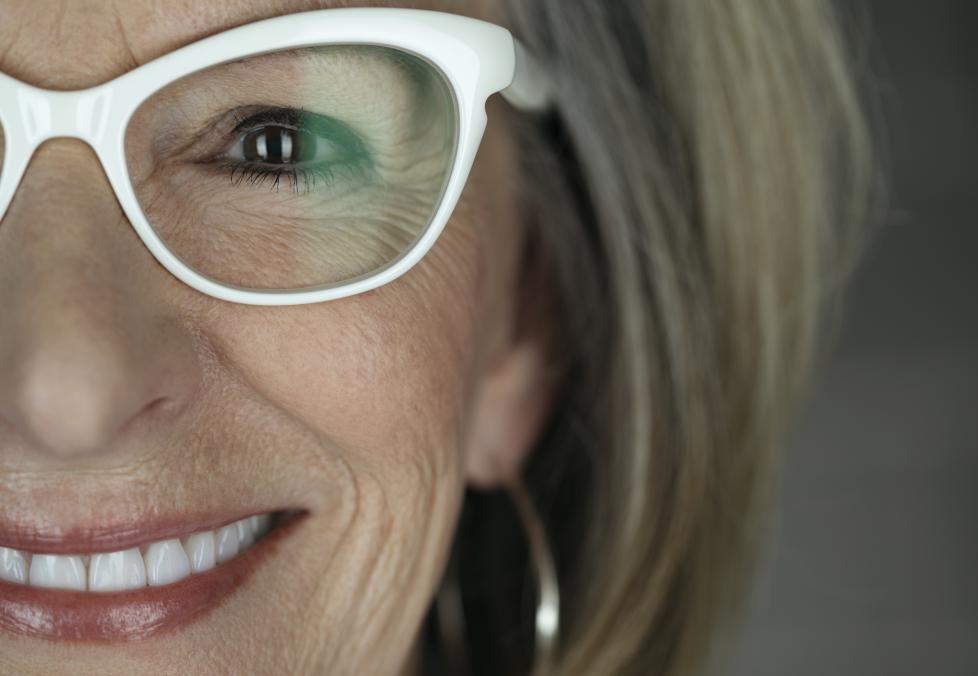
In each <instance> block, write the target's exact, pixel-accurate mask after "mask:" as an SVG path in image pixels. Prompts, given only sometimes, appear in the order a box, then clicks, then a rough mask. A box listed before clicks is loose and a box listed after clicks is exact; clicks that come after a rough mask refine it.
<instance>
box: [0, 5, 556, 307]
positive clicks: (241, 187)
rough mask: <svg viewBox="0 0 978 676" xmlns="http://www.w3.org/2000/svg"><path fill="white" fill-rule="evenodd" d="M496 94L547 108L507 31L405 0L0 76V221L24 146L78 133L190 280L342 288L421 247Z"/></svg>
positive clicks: (284, 301)
mask: <svg viewBox="0 0 978 676" xmlns="http://www.w3.org/2000/svg"><path fill="white" fill-rule="evenodd" d="M497 92H502V93H503V95H504V96H505V97H506V98H507V99H508V100H509V101H510V102H511V103H512V104H513V105H515V106H517V107H518V108H520V109H524V110H541V109H543V108H545V107H546V106H547V105H548V94H547V87H546V85H545V80H544V78H542V77H541V76H540V74H539V71H538V69H537V67H536V66H535V65H534V63H533V61H532V60H531V58H530V56H529V55H528V54H527V53H526V51H525V50H524V49H523V48H522V47H521V46H520V45H519V43H518V42H517V41H516V40H515V39H514V38H513V36H512V35H511V34H510V33H509V31H507V30H506V29H504V28H501V27H499V26H495V25H493V24H489V23H485V22H482V21H477V20H475V19H470V18H466V17H461V16H456V15H453V14H444V13H439V12H429V11H423V10H413V9H380V8H371V9H328V10H320V11H314V12H305V13H301V14H293V15H288V16H282V17H277V18H274V19H268V20H265V21H260V22H257V23H253V24H249V25H246V26H241V27H239V28H235V29H232V30H229V31H226V32H224V33H220V34H217V35H214V36H211V37H208V38H206V39H204V40H201V41H200V42H196V43H194V44H191V45H189V46H187V47H183V48H181V49H179V50H177V51H175V52H172V53H170V54H167V55H165V56H163V57H161V58H159V59H156V60H155V61H152V62H150V63H147V64H145V65H143V66H140V67H139V68H137V69H135V70H133V71H130V72H129V73H126V74H125V75H122V76H120V77H118V78H116V79H115V80H112V81H111V82H108V83H105V84H102V85H99V86H97V87H93V88H91V89H86V90H82V91H74V92H59V91H47V90H43V89H38V88H36V87H32V86H30V85H27V84H25V83H23V82H20V81H18V80H15V79H13V78H11V77H9V76H6V75H4V74H2V73H0V218H2V216H3V214H5V213H6V210H7V207H8V206H9V205H10V202H11V200H12V199H13V196H14V192H15V191H16V189H17V186H18V184H19V182H20V180H21V178H22V177H23V175H24V171H25V169H26V167H27V164H28V162H29V160H30V158H31V156H32V155H33V153H34V151H35V150H36V149H37V147H38V146H39V145H40V144H41V143H43V142H44V141H45V140H47V139H51V138H55V137H72V138H79V139H82V140H83V141H85V142H87V143H88V144H90V145H91V146H92V148H94V150H95V152H96V154H97V155H98V158H99V160H100V161H101V163H102V166H103V167H104V169H105V172H106V175H107V176H108V179H109V182H110V183H111V185H112V189H113V190H114V191H115V194H116V196H117V198H118V200H119V203H120V205H121V206H122V209H123V210H124V212H125V214H126V216H127V217H128V218H129V221H130V222H131V223H132V226H133V228H135V230H136V233H137V234H138V235H139V237H140V238H141V239H142V241H143V242H144V243H145V244H146V246H147V247H149V250H150V251H151V252H152V254H153V256H154V257H155V258H156V260H158V261H159V262H160V264H162V265H163V267H165V268H166V269H167V270H169V271H170V272H171V273H172V274H173V275H175V276H176V277H177V278H179V279H180V280H182V281H183V282H185V283H187V284H189V285H190V286H192V287H193V288H195V289H197V290H198V291H201V292H203V293H205V294H208V295H211V296H214V297H216V298H220V299H223V300H227V301H232V302H236V303H246V304H252V305H298V304H303V303H316V302H321V301H327V300H333V299H336V298H343V297H347V296H351V295H354V294H357V293H362V292H364V291H369V290H371V289H375V288H377V287H379V286H381V285H383V284H387V283H389V282H391V281H393V280H395V279H397V278H398V277H400V276H401V275H403V274H404V273H405V272H407V271H408V270H410V269H411V268H412V267H413V266H414V265H415V264H416V263H417V262H418V261H419V260H420V259H421V258H422V257H423V256H424V255H425V253H427V252H428V251H429V250H430V249H431V247H432V246H433V245H434V243H435V241H436V240H437V238H438V236H439V234H440V233H441V232H442V230H443V229H444V227H445V224H446V223H447V222H448V219H449V217H450V216H451V214H452V211H453V210H454V208H455V205H456V204H457V202H458V199H459V196H460V195H461V193H462V188H463V186H464V185H465V182H466V179H467V178H468V175H469V171H470V169H471V167H472V163H473V161H474V159H475V155H476V151H477V149H478V146H479V144H480V142H481V140H482V135H483V132H484V131H485V126H486V113H485V103H486V100H487V99H488V98H489V97H490V96H491V95H493V94H495V93H497ZM0 227H2V224H0Z"/></svg>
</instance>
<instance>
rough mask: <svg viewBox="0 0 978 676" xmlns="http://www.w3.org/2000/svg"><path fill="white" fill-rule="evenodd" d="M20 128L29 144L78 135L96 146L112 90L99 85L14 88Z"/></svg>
mask: <svg viewBox="0 0 978 676" xmlns="http://www.w3.org/2000/svg"><path fill="white" fill-rule="evenodd" d="M17 103H18V106H17V108H18V110H19V112H20V122H21V130H22V132H23V134H24V140H25V141H26V142H27V145H28V147H29V148H31V149H33V148H36V147H37V146H38V145H40V144H41V143H43V142H44V141H46V140H48V139H51V138H59V137H67V138H77V139H81V140H83V141H85V142H86V143H88V144H89V145H91V146H93V147H95V148H97V147H98V146H99V145H100V144H101V142H102V139H103V138H104V137H105V132H106V127H107V126H108V120H109V114H110V111H111V103H112V90H111V88H109V87H105V86H100V87H94V88H91V89H83V90H79V91H73V92H59V91H48V90H45V89H38V88H36V87H31V86H26V85H25V86H24V87H22V88H20V90H19V91H18V92H17Z"/></svg>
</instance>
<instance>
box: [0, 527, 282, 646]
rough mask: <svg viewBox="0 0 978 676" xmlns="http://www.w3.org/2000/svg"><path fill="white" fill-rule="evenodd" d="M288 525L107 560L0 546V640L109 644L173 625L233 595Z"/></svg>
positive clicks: (151, 546)
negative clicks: (10, 635) (18, 637)
mask: <svg viewBox="0 0 978 676" xmlns="http://www.w3.org/2000/svg"><path fill="white" fill-rule="evenodd" d="M293 516H295V514H294V513H284V512H279V513H276V514H274V515H273V514H270V513H266V514H260V515H253V516H249V517H245V518H243V519H239V520H237V521H234V522H232V523H228V524H226V525H223V526H220V527H218V528H216V529H213V530H199V531H196V532H193V531H191V532H189V533H188V534H186V535H184V536H183V537H168V538H165V539H161V540H158V541H156V542H151V543H148V544H145V545H141V546H137V547H129V548H127V549H122V550H120V551H113V552H93V553H89V554H70V553H64V554H62V553H54V551H52V550H69V548H70V547H71V543H70V542H67V541H60V542H58V543H57V544H56V545H52V544H50V543H44V542H43V540H41V539H40V538H38V546H37V547H36V549H39V550H40V549H47V550H49V551H47V552H44V553H34V554H32V553H30V552H28V551H25V550H26V549H27V548H26V547H25V549H14V548H10V547H4V546H0V630H6V631H12V632H14V633H18V634H22V635H28V636H34V637H39V638H47V639H64V640H77V641H96V642H107V641H108V642H111V641H118V640H132V639H138V638H145V637H147V636H150V635H155V634H157V633H159V632H161V631H164V630H167V629H172V628H175V627H177V626H180V625H183V624H185V623H187V622H189V621H190V620H192V619H193V618H195V617H197V616H199V615H200V614H202V613H203V612H205V611H207V610H210V609H212V608H214V607H216V606H217V605H219V603H220V602H221V601H222V600H223V599H224V598H226V597H227V596H228V595H229V594H230V593H231V592H232V591H234V589H235V588H237V587H238V585H240V584H241V583H242V582H243V581H244V580H245V579H246V578H247V577H248V575H249V574H250V572H251V571H252V569H253V568H254V567H255V566H256V565H258V563H259V561H260V559H262V558H263V557H264V556H265V555H266V554H267V553H268V551H269V550H271V549H274V547H275V543H276V542H277V541H278V540H279V539H280V538H281V537H282V536H283V535H284V533H285V532H286V531H287V530H290V528H289V527H290V526H291V525H292V524H293V522H294V521H295V520H296V519H294V518H291V517H293ZM169 530H172V529H169ZM188 530H189V529H188ZM2 538H3V533H0V541H2ZM22 539H23V538H22ZM8 542H9V540H8ZM259 543H260V546H256V545H258V544H259ZM76 551H83V548H82V547H79V548H78V550H76ZM245 553H248V555H247V556H244V554H245Z"/></svg>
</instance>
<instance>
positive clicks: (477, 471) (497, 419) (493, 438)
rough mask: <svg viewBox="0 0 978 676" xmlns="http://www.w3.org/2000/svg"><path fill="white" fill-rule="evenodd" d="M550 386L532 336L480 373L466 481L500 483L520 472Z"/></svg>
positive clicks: (535, 436) (542, 415) (543, 418)
mask: <svg viewBox="0 0 978 676" xmlns="http://www.w3.org/2000/svg"><path fill="white" fill-rule="evenodd" d="M552 390H553V387H552V383H551V379H550V378H549V377H548V368H547V359H546V355H545V353H544V350H543V347H542V345H540V344H538V343H537V342H535V341H525V342H521V343H519V344H517V345H514V346H512V348H510V350H509V351H508V352H507V353H505V354H504V355H502V356H501V358H500V359H499V361H497V362H496V363H495V364H494V365H493V366H492V367H491V368H490V369H489V370H488V371H487V372H486V373H485V374H483V380H482V383H481V384H480V386H479V391H478V393H477V397H476V400H475V407H474V409H473V422H472V425H471V426H470V428H469V430H470V432H469V437H468V440H467V443H466V448H465V451H466V454H465V463H466V468H465V474H466V479H467V481H468V483H469V484H471V485H472V486H475V487H478V488H484V489H492V488H498V487H500V486H504V485H506V484H507V483H509V482H510V481H511V480H512V479H513V478H515V477H516V476H518V475H519V473H520V471H521V469H522V467H523V463H524V462H525V461H526V459H527V457H528V456H529V453H530V450H531V449H532V447H533V445H534V444H535V443H536V441H537V439H538V438H539V436H540V433H541V432H542V430H543V425H544V424H545V422H546V419H547V417H548V414H549V412H550V407H551V405H552V399H553V391H552Z"/></svg>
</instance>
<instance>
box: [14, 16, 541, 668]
mask: <svg viewBox="0 0 978 676" xmlns="http://www.w3.org/2000/svg"><path fill="white" fill-rule="evenodd" d="M484 4H485V6H483V3H479V2H453V3H451V6H450V7H445V6H441V7H438V6H435V5H434V4H426V5H425V6H426V7H429V8H435V9H449V10H450V11H453V12H456V13H463V14H468V15H472V16H478V17H481V18H486V19H490V20H493V21H495V22H497V23H505V17H501V16H497V15H495V14H494V13H493V12H491V11H487V9H492V10H494V11H495V12H498V11H499V7H500V4H501V3H484ZM399 5H400V6H404V5H403V4H401V3H399ZM318 6H322V3H315V4H314V3H310V2H299V1H294V2H293V1H279V2H271V1H253V2H245V1H243V0H227V1H225V2H220V3H219V2H209V3H199V2H193V3H190V2H180V3H177V2H172V1H168V2H162V1H159V2H154V1H152V0H126V2H124V3H123V2H119V3H113V2H110V1H102V0H86V1H85V2H76V1H74V0H72V1H71V2H68V1H67V0H65V1H64V2H56V1H54V0H43V1H42V2H37V1H36V0H31V1H20V0H0V70H2V71H3V72H5V73H7V74H9V75H11V76H13V77H16V78H19V79H21V80H22V81H24V82H28V83H31V84H35V85H38V86H42V87H49V88H56V89H76V88H82V87H86V86H90V85H94V84H97V83H101V82H104V81H106V80H109V79H111V78H112V77H115V76H117V75H119V74H121V73H123V72H125V71H127V70H129V69H131V68H133V67H135V66H136V65H138V64H141V63H144V62H146V61H148V60H150V59H152V58H155V57H157V56H159V55H162V54H164V53H166V52H168V51H171V50H173V49H175V48H177V47H179V46H181V45H184V44H187V43H190V42H192V41H194V40H196V39H199V38H201V37H203V36H205V35H208V34H211V33H214V32H217V31H219V30H223V29H225V28H229V27H231V26H234V25H239V24H242V23H247V22H250V21H253V20H257V19H261V18H266V17H269V16H273V15H278V14H284V13H290V12H294V11H301V10H305V9H311V8H315V7H318ZM93 36H97V39H93ZM54 45H56V47H54ZM511 114H512V113H511V112H510V111H509V110H508V108H507V107H506V106H505V105H504V104H501V103H499V102H498V101H494V102H492V103H491V105H490V110H489V118H490V126H489V130H488V132H487V134H486V138H485V140H484V142H483V147H482V151H481V152H480V155H479V158H478V160H477V162H476V167H475V169H474V171H473V175H472V178H471V180H470V182H469V184H468V186H467V188H466V193H465V195H464V197H463V199H462V203H461V204H460V205H459V208H458V210H457V212H456V214H455V216H454V217H453V220H452V222H451V223H450V224H449V226H448V227H447V229H446V231H445V233H444V234H443V236H442V237H441V239H440V240H439V242H438V244H437V245H436V247H435V248H434V250H433V251H432V252H431V253H430V254H429V255H428V256H426V258H425V259H424V260H423V261H422V262H421V263H420V264H419V265H418V266H417V267H416V268H415V269H414V270H412V271H411V272H410V273H409V274H408V275H406V276H405V277H404V278H402V279H401V280H399V281H397V282H395V283H393V284H391V285H388V286H386V287H383V288H381V289H379V290H377V291H374V292H371V293H368V294H363V295H360V296H357V297H354V298H350V299H346V300H342V301H334V302H330V303H324V304H320V305H314V306H305V307H296V308H261V307H246V306H243V305H234V304H229V303H223V302H221V301H217V300H215V299H212V298H210V297H207V296H204V295H202V294H199V293H197V292H196V291H194V290H193V289H191V288H189V287H187V286H185V285H183V284H182V283H180V282H179V281H178V280H177V279H175V278H174V277H172V276H171V275H170V274H169V273H167V272H166V271H165V270H164V269H163V268H162V267H161V266H160V265H159V264H157V263H156V261H155V260H154V259H153V258H152V257H151V255H150V253H149V252H148V251H147V250H146V249H145V247H144V246H143V244H142V243H141V242H140V241H139V239H138V238H137V237H136V235H135V233H134V232H133V231H132V229H131V227H130V226H129V224H128V223H127V221H126V219H125V216H124V215H123V213H122V212H121V210H120V208H119V206H118V204H117V203H116V201H115V198H114V196H113V193H112V191H111V189H110V187H109V185H108V183H107V181H106V179H105V177H104V174H103V173H102V171H101V168H100V166H99V164H98V162H97V160H96V158H95V156H94V154H93V153H92V151H91V149H90V148H88V147H87V146H85V145H84V144H83V143H81V142H79V141H76V140H66V139H56V140H53V141H49V142H48V143H46V144H44V145H43V146H42V147H41V148H40V149H39V150H38V152H37V153H36V155H35V156H34V157H33V160H32V163H31V165H30V168H29V169H28V172H27V174H26V176H25V178H24V180H23V182H22V183H21V185H20V187H19V189H18V192H17V195H16V197H15V199H14V201H13V203H12V204H11V206H10V208H9V210H8V212H7V213H6V215H5V217H4V219H3V222H2V226H0V296H2V297H0V307H2V308H3V311H2V312H0V513H2V514H3V515H4V516H5V518H6V519H8V520H10V521H13V522H15V523H18V524H21V525H26V526H30V527H34V528H37V529H40V530H43V531H45V532H50V533H54V534H57V533H60V532H65V531H71V530H73V529H79V528H85V527H91V526H92V525H94V524H99V523H104V522H107V521H114V520H115V521H126V520H129V521H135V522H138V521H139V520H140V519H146V518H150V517H152V516H154V515H170V516H172V515H184V514H195V513H202V514H203V513H213V512H224V511H234V510H248V509H254V510H257V511H261V510H262V509H280V508H286V507H301V508H304V509H307V510H308V511H309V513H310V514H309V517H308V518H307V519H306V520H305V521H304V523H303V524H302V525H301V526H300V528H299V529H298V530H297V531H296V532H295V533H294V534H293V535H292V536H291V537H289V538H287V539H286V540H285V541H284V542H283V543H282V547H281V548H280V549H279V550H278V551H277V552H276V553H275V554H274V555H273V556H272V557H270V558H269V559H268V560H266V561H265V563H264V564H263V565H262V567H261V568H260V569H259V570H258V571H256V574H255V575H253V576H252V577H251V578H250V580H249V581H248V582H247V583H246V584H245V586H244V587H242V588H241V589H240V590H239V591H238V592H237V593H236V594H235V595H234V596H233V597H231V598H230V599H229V601H228V602H227V603H225V604H224V605H222V606H221V607H219V608H217V609H216V610H215V611H214V612H212V613H210V614H209V615H207V616H205V617H204V618H203V619H202V620H199V621H197V622H195V623H193V624H191V625H190V626H188V627H186V628H184V629H182V630H180V631H177V632H174V633H171V634H167V635H164V636H159V637H155V638H151V639H148V640H145V641H137V642H132V643H127V644H123V645H119V646H112V647H106V646H93V645H84V644H61V643H53V642H47V641H38V640H33V639H25V638H21V637H16V636H12V635H0V672H2V673H25V674H26V673H31V674H40V673H56V672H59V673H60V672H62V671H63V666H64V663H65V661H66V660H67V661H69V662H70V664H71V665H72V667H71V669H72V673H78V674H84V673H99V674H117V673H118V674H131V673H158V674H183V673H216V674H221V673H228V674H231V673H235V674H237V673H254V674H281V673H295V674H302V673H330V674H367V673H369V674H412V673H420V671H419V669H418V664H417V659H418V649H417V647H418V642H417V637H418V630H419V627H420V626H421V623H422V621H423V619H424V617H425V614H426V612H427V610H428V608H429V605H430V603H431V600H432V598H433V595H434V594H435V592H436V590H437V588H438V585H439V582H440V578H441V575H442V572H443V567H444V564H445V560H446V555H447V552H448V549H449V547H450V543H451V539H452V536H453V532H454V528H455V524H456V519H457V516H458V513H459V509H460V507H461V502H462V498H463V493H464V489H465V487H466V485H478V486H481V487H487V488H492V487H498V486H500V485H503V484H505V483H506V482H507V481H508V480H510V479H511V478H512V477H513V476H515V475H516V473H517V472H518V469H519V466H520V463H521V462H522V460H523V458H524V456H525V454H526V452H527V450H528V449H529V448H530V447H531V445H532V442H533V440H534V438H535V437H536V435H537V434H538V432H539V429H540V426H541V423H542V422H543V420H544V418H545V415H546V409H547V406H548V404H549V397H548V395H547V394H546V393H547V392H548V391H549V387H548V385H547V383H546V382H544V375H543V374H544V373H545V368H544V361H545V360H544V349H543V344H544V341H543V339H542V337H541V333H542V332H538V331H529V330H526V328H525V326H523V323H522V322H521V323H520V324H519V326H520V328H517V317H518V316H519V315H520V312H521V305H520V303H521V300H522V299H523V298H524V297H525V295H526V294H525V290H524V289H523V287H521V286H520V284H519V280H520V268H521V253H522V250H523V244H524V238H523V232H524V229H525V223H524V222H523V219H522V215H521V212H520V208H519V200H518V199H517V195H516V192H515V189H516V186H518V185H519V183H520V181H519V177H518V169H517V164H516V154H517V151H518V149H517V148H514V147H513V146H514V144H513V142H512V134H511V132H510V129H509V127H508V124H509V123H508V116H509V115H511ZM256 639H257V640H256Z"/></svg>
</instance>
